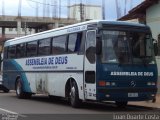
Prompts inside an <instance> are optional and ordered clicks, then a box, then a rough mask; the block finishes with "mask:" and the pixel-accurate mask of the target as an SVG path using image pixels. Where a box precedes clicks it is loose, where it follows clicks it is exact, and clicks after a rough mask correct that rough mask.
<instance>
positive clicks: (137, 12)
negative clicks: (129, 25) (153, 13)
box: [118, 0, 159, 20]
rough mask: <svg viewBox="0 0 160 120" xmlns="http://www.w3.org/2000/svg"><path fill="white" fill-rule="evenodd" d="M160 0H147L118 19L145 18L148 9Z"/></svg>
mask: <svg viewBox="0 0 160 120" xmlns="http://www.w3.org/2000/svg"><path fill="white" fill-rule="evenodd" d="M158 1H159V0H145V1H143V2H142V3H141V4H139V5H138V6H136V7H135V8H133V9H132V10H130V11H129V12H128V14H127V15H125V16H123V17H121V18H119V19H118V20H130V19H137V18H144V17H145V16H146V10H147V9H148V8H149V7H150V6H152V5H154V4H157V3H158Z"/></svg>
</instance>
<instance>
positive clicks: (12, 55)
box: [8, 45, 16, 59]
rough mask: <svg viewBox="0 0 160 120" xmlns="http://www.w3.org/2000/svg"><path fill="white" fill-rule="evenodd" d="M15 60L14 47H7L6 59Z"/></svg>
mask: <svg viewBox="0 0 160 120" xmlns="http://www.w3.org/2000/svg"><path fill="white" fill-rule="evenodd" d="M11 58H16V46H15V45H13V46H9V47H8V59H11Z"/></svg>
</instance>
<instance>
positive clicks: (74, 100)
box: [70, 81, 81, 108]
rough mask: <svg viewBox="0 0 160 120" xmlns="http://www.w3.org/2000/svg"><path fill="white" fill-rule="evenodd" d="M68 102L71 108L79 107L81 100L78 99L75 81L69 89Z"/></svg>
mask: <svg viewBox="0 0 160 120" xmlns="http://www.w3.org/2000/svg"><path fill="white" fill-rule="evenodd" d="M70 103H71V106H72V107H73V108H78V107H80V104H81V100H80V99H79V94H78V87H77V84H76V82H75V81H73V82H72V85H71V91H70Z"/></svg>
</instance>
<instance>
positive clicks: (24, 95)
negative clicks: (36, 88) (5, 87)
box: [16, 78, 31, 99]
mask: <svg viewBox="0 0 160 120" xmlns="http://www.w3.org/2000/svg"><path fill="white" fill-rule="evenodd" d="M16 95H17V97H18V98H20V99H27V98H30V97H31V94H30V93H25V92H23V86H22V83H21V80H20V78H19V79H18V80H17V82H16Z"/></svg>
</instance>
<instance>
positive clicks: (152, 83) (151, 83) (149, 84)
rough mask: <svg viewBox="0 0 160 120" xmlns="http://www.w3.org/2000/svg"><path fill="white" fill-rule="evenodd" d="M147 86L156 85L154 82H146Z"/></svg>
mask: <svg viewBox="0 0 160 120" xmlns="http://www.w3.org/2000/svg"><path fill="white" fill-rule="evenodd" d="M147 85H148V86H151V85H153V86H154V85H156V83H155V82H147Z"/></svg>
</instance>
